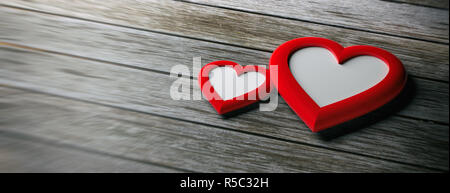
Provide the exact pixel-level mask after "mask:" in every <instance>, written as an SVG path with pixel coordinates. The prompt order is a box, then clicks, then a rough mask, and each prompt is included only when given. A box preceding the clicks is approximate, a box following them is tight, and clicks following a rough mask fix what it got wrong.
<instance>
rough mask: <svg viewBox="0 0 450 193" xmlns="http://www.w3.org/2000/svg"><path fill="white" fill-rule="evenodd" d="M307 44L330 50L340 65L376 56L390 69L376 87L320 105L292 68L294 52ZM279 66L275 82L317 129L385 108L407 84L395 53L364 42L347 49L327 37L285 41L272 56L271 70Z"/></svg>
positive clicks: (296, 110)
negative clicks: (364, 56) (291, 61)
mask: <svg viewBox="0 0 450 193" xmlns="http://www.w3.org/2000/svg"><path fill="white" fill-rule="evenodd" d="M306 47H323V48H326V49H328V50H329V51H331V52H332V53H333V55H334V56H335V58H336V60H337V61H338V63H339V64H342V63H344V62H345V61H347V60H349V59H351V58H352V57H356V56H361V55H369V56H374V57H377V58H379V59H381V60H382V61H384V63H386V64H387V66H388V69H389V72H388V74H387V75H386V77H385V78H384V79H383V80H381V81H380V82H379V83H378V84H376V85H375V86H373V87H371V88H369V89H367V90H365V91H363V92H361V93H359V94H356V95H353V96H351V97H349V98H346V99H344V100H341V101H338V102H335V103H332V104H329V105H326V106H323V107H319V105H317V104H316V103H315V102H314V101H313V99H312V98H311V97H310V96H309V95H308V94H307V93H306V92H305V91H304V90H303V89H302V87H301V86H300V84H299V83H298V82H297V81H296V80H295V78H294V76H293V75H292V73H291V71H290V68H289V62H288V61H289V57H290V56H291V54H293V53H295V52H296V51H298V50H299V49H302V48H306ZM276 66H278V74H277V73H271V81H273V84H275V87H276V88H277V89H278V92H279V93H280V95H281V96H282V97H283V99H284V100H285V101H286V103H287V104H288V105H289V106H290V107H291V108H292V109H293V110H294V112H295V113H296V114H297V115H298V116H299V117H300V118H301V119H302V120H303V121H304V122H305V123H306V125H307V126H308V127H309V128H310V129H311V130H312V131H313V132H317V131H320V130H323V129H326V128H329V127H332V126H335V125H337V124H340V123H343V122H345V121H348V120H351V119H354V118H356V117H359V116H361V115H364V114H366V113H368V112H370V111H373V110H375V109H377V108H379V107H381V106H382V105H384V104H386V103H388V102H389V101H390V100H392V99H393V98H394V97H395V96H397V95H398V94H399V93H400V91H401V90H402V89H403V87H404V85H405V83H406V73H405V70H404V68H403V65H402V63H401V61H400V60H399V59H398V58H397V57H395V56H394V55H393V54H391V53H389V52H387V51H385V50H383V49H380V48H376V47H372V46H364V45H363V46H350V47H347V48H344V47H342V46H341V45H340V44H338V43H336V42H334V41H331V40H328V39H325V38H317V37H305V38H298V39H294V40H290V41H288V42H285V43H283V44H282V45H280V46H279V47H278V48H277V49H276V50H275V51H274V52H273V54H272V56H271V58H270V67H271V69H272V67H276Z"/></svg>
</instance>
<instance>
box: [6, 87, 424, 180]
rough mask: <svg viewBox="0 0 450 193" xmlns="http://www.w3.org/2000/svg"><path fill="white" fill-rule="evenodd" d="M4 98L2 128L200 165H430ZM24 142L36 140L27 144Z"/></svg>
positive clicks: (365, 168) (51, 101)
mask: <svg viewBox="0 0 450 193" xmlns="http://www.w3.org/2000/svg"><path fill="white" fill-rule="evenodd" d="M1 90H4V88H1V89H0V92H1ZM0 102H1V103H2V104H4V105H3V106H2V108H0V115H1V116H0V123H1V125H2V127H0V130H1V131H3V132H5V131H6V132H10V133H12V132H13V133H16V134H17V135H31V136H33V137H39V138H42V139H45V140H53V141H58V142H59V143H62V144H72V145H76V146H80V147H82V148H93V149H96V150H97V151H103V152H107V153H111V154H118V155H121V156H124V157H130V158H132V159H138V160H145V161H150V162H155V163H160V164H164V165H172V166H176V167H183V168H186V169H189V170H194V171H203V172H331V171H332V172H343V171H345V172H430V170H427V169H423V168H417V167H412V166H407V165H403V164H397V163H392V162H387V161H383V160H378V159H372V158H367V157H363V156H356V155H353V154H348V153H342V152H336V151H331V150H326V149H322V148H316V147H310V146H306V145H301V144H294V143H288V142H283V141H280V140H274V139H268V138H265V137H259V136H254V135H248V134H244V133H239V132H235V131H229V130H221V129H217V128H212V127H208V126H202V125H198V124H192V123H188V122H184V121H177V120H173V119H167V118H162V117H158V116H152V115H148V114H142V113H135V112H130V111H125V110H120V109H116V108H110V107H104V106H99V105H93V104H88V103H83V102H78V101H72V100H67V99H63V98H59V97H51V96H47V95H42V94H34V93H24V94H21V95H17V96H14V97H2V98H0ZM5 106H6V107H5ZM0 141H1V140H0ZM0 143H2V144H4V143H8V141H1V142H0ZM30 143H32V142H30ZM14 144H15V145H16V144H17V143H14ZM17 145H23V146H27V147H29V145H28V144H17ZM18 148H19V149H20V150H23V148H21V147H18ZM33 148H40V147H39V146H38V147H33ZM8 150H10V148H8ZM50 150H51V149H49V150H48V151H50Z"/></svg>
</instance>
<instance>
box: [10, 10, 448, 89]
mask: <svg viewBox="0 0 450 193" xmlns="http://www.w3.org/2000/svg"><path fill="white" fill-rule="evenodd" d="M1 4H8V5H15V6H20V7H25V8H31V9H37V10H42V11H47V12H52V13H57V14H62V15H68V16H74V17H80V18H85V19H90V20H98V21H102V22H108V23H114V24H117V25H126V26H131V27H136V28H141V29H147V30H152V31H159V32H163V33H171V34H177V35H182V36H189V37H193V38H199V39H206V40H211V41H217V42H222V43H229V44H234V45H239V46H245V47H250V48H257V49H262V50H266V51H271V50H274V49H275V48H276V47H277V46H278V45H280V44H281V43H283V42H285V41H288V40H290V39H293V38H298V37H305V36H319V37H325V38H330V39H332V40H335V41H337V42H339V43H341V44H342V45H344V46H350V45H358V44H363V45H364V44H368V45H373V46H378V47H381V48H384V49H386V50H388V51H390V52H392V53H394V54H395V55H397V56H398V57H399V58H400V59H401V60H402V61H403V63H404V64H405V65H406V66H407V71H408V72H409V73H411V74H414V75H417V76H421V77H427V78H432V79H438V80H442V81H448V79H449V77H448V74H449V73H448V72H449V70H448V64H449V61H448V55H449V47H448V45H441V44H435V43H430V42H423V41H417V40H411V39H404V38H397V37H391V36H386V35H379V34H373V33H366V32H361V31H355V30H349V29H344V28H338V27H331V26H326V25H318V24H312V23H308V22H301V21H294V20H288V19H281V18H274V17H269V16H262V15H256V14H248V13H243V12H238V11H232V10H227V9H219V8H212V7H204V6H199V5H194V4H188V3H181V2H172V1H163V2H161V1H145V2H139V3H130V2H127V3H126V4H121V1H114V2H107V1H96V2H90V3H80V2H77V3H75V2H71V1H70V2H66V1H64V2H59V1H55V2H53V1H49V2H47V3H44V2H28V1H27V2H24V1H6V2H2V3H1ZM125 10H129V11H127V12H126V14H124V13H125V12H124V11H125ZM22 14H26V13H22ZM37 17H38V16H37ZM44 18H45V17H44ZM47 18H48V17H47ZM28 20H31V21H28V22H27V21H20V20H19V19H15V17H13V18H10V17H9V18H8V19H4V21H5V22H7V23H14V22H23V23H24V24H29V23H30V22H37V21H33V19H32V18H28ZM50 20H51V19H50ZM55 20H56V19H55ZM8 21H13V22H8ZM63 21H71V23H75V24H74V25H75V26H77V25H76V24H77V23H79V22H77V21H73V20H63ZM177 21H182V22H177ZM58 23H59V24H61V22H58ZM36 25H39V23H38V24H36ZM36 25H34V27H38V26H36ZM45 25H50V26H51V25H52V24H51V23H46V24H45ZM67 25H69V26H67ZM67 25H65V27H67V29H68V30H69V32H71V31H76V32H77V33H79V34H86V35H83V36H80V35H78V34H76V33H71V34H70V36H68V37H71V38H72V37H73V39H72V40H71V41H70V42H73V41H81V42H83V43H86V46H84V47H80V48H73V47H71V46H70V45H72V44H64V43H60V42H53V41H52V40H51V38H53V37H49V36H48V35H50V34H52V35H53V33H51V32H48V33H46V34H47V35H45V34H41V33H39V32H36V33H39V34H35V32H32V31H33V30H24V28H26V27H27V26H29V25H23V26H20V27H16V28H18V29H16V30H14V29H13V30H14V31H15V33H18V34H21V33H20V32H17V30H24V31H22V34H23V33H25V34H27V35H30V37H33V35H41V36H40V37H39V38H33V39H29V40H28V42H30V44H31V42H34V43H33V44H34V45H39V46H44V45H45V44H49V46H46V47H50V48H53V49H55V47H54V46H55V45H61V44H64V46H65V47H61V48H67V49H63V50H64V51H65V52H69V50H71V49H73V51H72V52H76V53H78V54H79V53H80V52H81V51H82V50H92V49H93V48H97V49H99V50H97V51H95V52H93V53H90V54H85V55H88V56H90V57H95V58H101V59H105V58H111V60H116V61H117V60H121V61H123V60H124V58H125V57H122V55H123V54H125V53H124V52H135V54H127V55H130V57H128V58H126V60H130V61H129V62H128V63H136V62H144V61H145V60H144V61H141V60H140V59H139V58H143V59H146V57H142V55H140V56H141V57H134V56H137V55H138V53H145V54H147V53H148V52H146V49H147V48H148V47H149V46H153V45H155V43H157V42H155V41H157V40H143V38H142V37H145V36H147V35H148V33H144V32H135V33H134V32H133V33H130V30H125V29H119V28H112V27H106V26H100V27H106V28H107V29H114V30H117V31H118V32H116V31H113V32H105V31H101V33H104V34H105V35H104V36H102V35H93V34H92V33H88V32H93V33H95V32H97V33H99V31H98V30H99V26H95V25H92V27H93V29H91V30H90V27H89V26H87V29H85V28H84V27H83V29H74V28H73V27H70V25H71V24H67ZM42 28H44V27H39V28H38V29H42ZM46 29H48V30H50V31H53V30H56V31H58V32H64V30H63V29H59V28H51V29H50V27H46ZM83 30H86V31H87V32H85V33H82V32H80V31H83ZM121 31H122V32H121ZM4 33H6V32H4ZM15 33H13V32H10V31H8V33H6V35H3V36H6V37H5V38H6V39H7V38H11V39H13V40H15V39H16V38H14V37H11V36H13V35H8V34H15ZM49 33H50V34H49ZM108 35H112V37H113V38H115V39H116V41H117V40H118V41H120V43H121V44H120V45H117V44H114V45H109V43H107V41H106V40H109V41H111V37H108ZM90 36H93V37H99V38H101V39H99V40H100V41H96V40H95V39H94V38H92V39H90V38H89V37H90ZM148 36H150V37H151V35H148ZM46 37H48V38H46ZM56 37H60V36H56ZM67 39H68V38H65V39H64V40H65V41H67ZM85 40H86V41H85ZM103 40H104V41H103ZM162 40H165V39H164V38H163V39H162ZM16 41H17V40H16ZM39 41H43V42H39ZM127 41H129V42H128V43H127ZM113 42H114V41H113ZM164 42H165V43H164V44H159V45H164V46H166V47H167V46H171V47H172V49H173V48H174V47H177V46H179V45H178V44H176V46H173V44H172V43H173V42H172V43H171V41H164ZM38 43H39V44H38ZM175 43H177V41H175ZM102 44H106V46H103V45H102ZM180 45H182V44H180ZM188 45H190V44H188ZM201 45H207V44H201V43H196V44H193V45H192V46H194V47H192V49H188V50H186V49H175V50H174V53H172V54H170V55H171V56H175V57H183V58H185V60H188V59H187V58H188V57H185V55H183V54H181V55H177V54H178V53H180V52H181V53H184V52H186V51H189V50H192V51H193V52H192V53H202V52H204V51H205V48H204V47H201V48H202V49H198V48H199V46H201ZM209 45H211V44H209ZM134 47H136V48H140V50H136V49H132V48H134ZM189 47H190V46H188V47H187V48H189ZM101 48H103V49H104V50H105V51H102V52H100V49H101ZM114 48H118V49H117V50H116V51H115V52H113V51H111V50H112V49H114ZM120 48H123V50H119V49H120ZM106 49H107V50H106ZM130 49H131V50H130ZM80 50H81V51H80ZM206 50H209V49H206ZM58 51H62V50H58ZM117 51H121V52H120V54H119V53H117ZM175 51H180V52H176V53H177V54H175ZM183 51H184V52H183ZM211 51H213V52H220V49H219V50H217V49H211ZM239 51H241V50H238V52H237V53H236V52H231V53H235V54H236V55H234V56H242V55H245V54H246V53H244V54H242V55H237V54H238V53H239ZM91 52H92V51H91ZM136 52H137V53H136ZM85 53H87V52H85ZM97 53H102V54H103V55H102V56H101V57H99V56H98V55H95V54H97ZM108 53H111V54H108ZM156 54H159V53H156ZM166 54H167V53H166ZM113 55H115V56H113ZM205 55H206V54H205ZM266 55H268V54H266ZM163 56H165V55H160V58H161V57H163ZM189 56H190V55H189ZM222 56H223V55H222ZM219 57H220V54H219ZM167 58H170V57H166V59H167ZM234 58H235V59H237V58H239V57H234ZM212 59H216V58H212ZM217 59H219V58H217ZM260 61H262V62H265V63H267V60H260ZM260 61H257V62H260ZM255 63H256V62H255ZM170 64H171V63H170V62H168V63H165V64H164V65H170Z"/></svg>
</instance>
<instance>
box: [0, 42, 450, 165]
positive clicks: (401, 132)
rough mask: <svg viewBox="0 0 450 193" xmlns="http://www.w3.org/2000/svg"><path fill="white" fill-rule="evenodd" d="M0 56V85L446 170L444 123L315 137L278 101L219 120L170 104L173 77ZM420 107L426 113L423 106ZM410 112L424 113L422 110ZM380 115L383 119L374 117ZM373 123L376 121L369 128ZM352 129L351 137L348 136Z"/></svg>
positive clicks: (392, 122) (67, 60) (29, 55)
mask: <svg viewBox="0 0 450 193" xmlns="http://www.w3.org/2000/svg"><path fill="white" fill-rule="evenodd" d="M0 50H1V51H0V60H1V61H0V63H1V64H2V68H0V84H5V85H12V86H15V87H20V88H24V89H31V90H36V91H42V92H45V93H50V94H54V95H58V96H64V97H70V98H76V99H78V100H85V101H91V102H95V103H101V104H104V105H110V106H115V107H120V108H125V109H129V110H133V111H139V112H145V113H149V114H155V115H159V116H165V117H171V118H175V119H181V120H185V121H189V122H195V123H202V124H203V123H207V124H208V125H216V126H218V127H220V128H226V129H230V130H237V131H241V132H249V133H253V134H257V135H264V136H266V137H268V138H277V139H281V140H287V141H290V142H293V143H306V144H311V145H314V146H320V147H325V148H329V149H334V150H338V151H346V152H352V153H356V154H362V155H367V156H374V157H381V158H383V159H390V160H395V161H398V162H405V163H410V164H415V165H423V166H427V167H431V168H439V169H443V170H448V125H441V124H435V123H432V122H424V121H418V120H413V119H407V118H402V117H397V116H389V115H391V114H392V111H394V110H393V109H388V111H387V112H386V111H382V112H380V113H379V114H378V115H375V116H370V117H369V120H368V121H362V123H364V124H365V123H372V124H371V125H361V124H354V125H353V126H351V125H350V126H345V127H344V128H341V129H339V128H338V129H337V130H334V131H335V132H331V133H324V134H315V133H311V132H310V131H309V129H308V128H307V127H306V126H305V125H304V124H303V122H301V121H300V120H299V118H298V117H297V116H296V115H295V114H294V113H293V112H292V111H291V110H290V109H289V107H288V106H287V105H286V104H285V103H284V102H281V103H280V105H279V106H278V108H277V110H276V111H272V112H260V111H250V112H247V113H243V114H240V115H239V116H236V117H231V118H224V117H220V116H218V115H217V114H216V113H215V111H214V110H213V109H212V108H211V107H210V105H209V104H208V102H207V101H205V100H201V101H198V100H190V101H174V100H171V99H170V94H169V89H170V86H171V84H172V83H173V81H174V80H175V79H174V78H170V77H169V76H168V75H166V74H160V73H155V72H150V71H143V70H138V69H132V68H127V67H122V66H118V65H111V64H107V63H101V62H96V61H88V60H83V59H78V58H73V57H68V56H63V55H56V54H48V53H44V52H38V51H31V50H26V49H19V48H11V47H5V46H3V47H1V49H0ZM149 62H150V61H149ZM185 81H190V80H189V79H186V80H185ZM423 82H425V81H420V82H417V88H418V89H417V90H420V92H418V94H420V93H422V94H425V93H437V94H439V93H441V92H442V93H441V94H446V95H439V96H437V97H435V98H433V99H436V101H433V100H430V101H427V102H424V105H425V103H428V104H432V103H438V104H440V105H441V106H446V107H445V108H442V107H437V108H442V110H441V111H440V112H441V113H442V114H448V100H443V99H448V84H446V83H438V82H431V83H430V84H422V83H423ZM423 86H425V87H423ZM436 88H438V90H436V91H433V92H431V91H427V90H426V89H436ZM195 89H196V88H195ZM406 95H407V96H409V94H406ZM425 98H428V97H419V96H416V97H414V98H413V99H412V100H413V101H415V100H418V99H425ZM400 100H401V101H404V100H405V99H403V98H402V99H400ZM414 103H415V102H411V105H410V106H411V107H409V108H413V106H414ZM423 108H425V109H426V110H428V111H431V112H433V111H434V110H432V109H430V107H429V106H427V107H425V106H424V107H423ZM418 110H419V111H420V112H424V111H423V109H418ZM401 112H402V111H401ZM180 114H183V116H180ZM400 114H401V113H400ZM380 115H381V116H387V117H384V118H382V119H380V117H379V116H380ZM374 120H378V121H377V122H375V123H374ZM339 130H342V131H339ZM355 130H357V132H351V131H355ZM344 133H345V135H344Z"/></svg>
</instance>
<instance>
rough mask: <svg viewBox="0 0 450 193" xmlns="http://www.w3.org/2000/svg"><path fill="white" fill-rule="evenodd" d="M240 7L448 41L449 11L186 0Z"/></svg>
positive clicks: (357, 1) (344, 1) (331, 1)
mask: <svg viewBox="0 0 450 193" xmlns="http://www.w3.org/2000/svg"><path fill="white" fill-rule="evenodd" d="M186 1H188V2H196V3H201V4H207V5H214V6H220V7H226V8H232V9H237V10H245V11H250V12H256V13H263V14H268V15H273V16H281V17H286V18H293V19H298V20H305V21H311V22H318V23H323V24H330V25H336V26H343V27H348V28H354V29H359V30H363V31H365V30H367V31H372V32H379V33H386V34H391V35H396V36H405V37H411V38H419V39H425V40H432V41H439V42H445V43H448V32H449V31H448V10H437V9H434V8H429V7H422V6H416V5H411V4H399V3H395V2H387V1H373V0H354V1H348V0H340V1H336V0H315V1H295V0H287V1H272V0H245V1H242V0H186Z"/></svg>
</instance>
